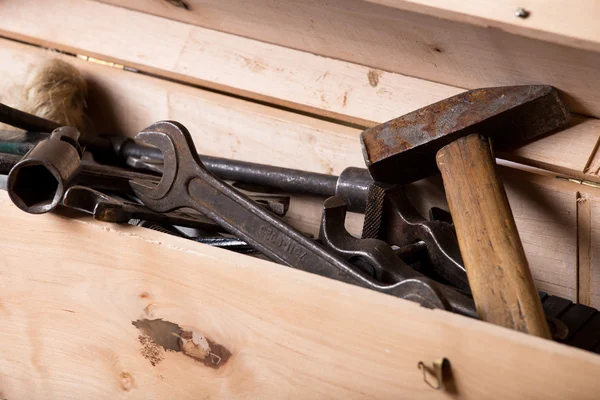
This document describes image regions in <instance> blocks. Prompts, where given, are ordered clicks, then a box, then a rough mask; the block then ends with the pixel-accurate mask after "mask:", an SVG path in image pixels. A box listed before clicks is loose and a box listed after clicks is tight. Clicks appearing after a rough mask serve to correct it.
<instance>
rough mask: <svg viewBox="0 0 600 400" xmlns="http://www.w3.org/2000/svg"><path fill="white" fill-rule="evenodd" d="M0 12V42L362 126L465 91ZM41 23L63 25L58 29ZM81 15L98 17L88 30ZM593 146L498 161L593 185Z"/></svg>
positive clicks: (105, 12) (318, 60)
mask: <svg viewBox="0 0 600 400" xmlns="http://www.w3.org/2000/svg"><path fill="white" fill-rule="evenodd" d="M225 3H227V2H223V4H225ZM144 4H147V5H148V6H149V7H150V5H151V4H154V3H153V2H144ZM159 4H160V7H162V8H166V9H169V7H172V6H169V5H168V4H165V3H162V2H161V3H159ZM227 4H229V3H227ZM0 13H1V14H2V15H3V16H4V19H5V21H4V23H3V24H1V25H0V33H2V34H3V35H5V36H7V37H14V38H17V39H20V40H25V41H29V42H33V43H38V44H41V45H43V46H47V47H50V48H58V49H60V50H64V51H68V52H71V53H76V54H83V55H88V56H94V57H99V58H101V59H104V60H109V61H116V62H119V63H121V64H125V65H127V66H129V67H134V68H137V69H139V70H140V71H142V72H146V73H152V74H157V75H160V76H164V77H168V78H170V79H175V80H177V81H181V82H185V83H188V84H193V85H202V86H203V87H208V88H211V89H217V90H220V91H224V92H226V93H229V94H233V95H236V96H244V97H246V98H250V99H255V100H261V101H267V102H269V103H270V104H272V105H274V106H277V107H288V108H291V109H293V110H297V111H300V112H309V113H311V114H315V115H319V116H324V117H327V118H334V119H336V120H340V121H342V122H349V123H352V124H359V125H361V126H372V125H374V124H377V123H380V122H384V121H387V120H389V119H392V118H395V117H397V116H398V115H402V114H404V113H407V112H410V111H413V110H415V109H417V108H419V107H423V106H426V105H428V104H431V103H433V102H436V101H439V100H441V99H443V98H446V97H448V96H451V95H453V94H456V93H459V92H461V91H463V90H464V89H461V88H459V87H455V86H448V85H442V84H438V83H434V82H431V81H426V80H422V79H416V78H411V77H408V76H405V75H400V74H398V73H391V72H385V71H383V70H380V69H376V68H373V67H366V66H362V65H358V64H353V63H350V62H345V61H340V60H336V59H332V58H327V57H323V56H319V55H315V54H311V53H307V52H303V51H298V50H293V49H290V48H285V47H281V46H277V45H272V44H268V43H264V42H260V41H257V40H251V39H247V38H243V37H239V36H235V35H230V34H226V33H222V32H217V31H214V30H210V29H205V28H201V27H198V26H195V25H190V24H185V23H180V22H177V21H173V20H170V19H167V18H160V17H155V16H152V15H149V14H144V13H140V12H136V11H131V10H127V9H124V8H119V7H113V6H110V5H106V4H102V3H98V2H96V1H89V0H56V1H52V2H41V3H40V2H37V3H34V2H22V1H17V0H5V1H4V2H1V3H0ZM44 15H70V16H71V18H70V20H69V24H64V23H62V22H61V21H59V20H48V19H47V18H44V17H43V16H44ZM89 15H95V16H96V18H94V20H93V21H90V20H89V18H88V16H89ZM108 25H110V26H111V27H112V28H111V29H109V30H107V29H105V27H106V26H108ZM81 32H85V34H81ZM123 38H127V40H123ZM298 66H302V67H301V68H299V67H298ZM528 83H533V82H528ZM543 83H549V82H543ZM136 129H137V128H136ZM599 137H600V124H599V123H598V120H596V119H589V118H588V119H586V118H576V119H575V121H574V126H573V127H571V128H569V129H565V130H563V131H561V132H558V133H555V134H553V135H550V136H548V137H546V138H543V139H540V140H537V141H535V142H534V143H531V144H530V145H528V146H525V147H522V148H520V149H518V150H517V151H514V152H511V153H505V154H499V156H500V157H502V158H506V159H508V160H512V161H517V162H519V163H522V164H527V165H531V166H535V167H541V168H545V169H548V170H552V171H555V172H557V173H561V174H566V175H568V176H571V177H579V178H582V179H588V180H593V181H600V177H599V176H598V169H599V167H600V161H598V160H597V158H599V157H597V156H596V150H597V142H598V138H599Z"/></svg>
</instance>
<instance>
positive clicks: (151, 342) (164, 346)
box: [131, 319, 231, 369]
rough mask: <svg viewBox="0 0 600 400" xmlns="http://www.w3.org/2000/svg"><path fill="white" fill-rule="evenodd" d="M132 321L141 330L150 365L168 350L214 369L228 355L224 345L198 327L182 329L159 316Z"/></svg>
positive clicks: (221, 364)
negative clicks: (157, 317) (158, 317)
mask: <svg viewBox="0 0 600 400" xmlns="http://www.w3.org/2000/svg"><path fill="white" fill-rule="evenodd" d="M131 323H132V324H133V325H134V326H135V327H136V328H138V330H139V331H140V335H139V336H138V339H139V341H140V343H141V345H142V349H141V354H142V356H143V357H144V358H146V359H147V360H148V361H150V363H151V364H152V365H153V366H156V364H158V363H160V362H161V361H162V360H163V359H164V353H165V352H167V351H170V352H178V353H182V354H184V355H186V356H188V357H190V358H192V359H194V360H196V361H198V362H201V363H203V364H204V365H206V366H207V367H211V368H214V369H218V368H220V367H221V366H223V365H224V364H225V363H226V362H227V360H229V358H230V357H231V352H230V351H229V350H228V349H227V348H226V347H225V346H223V345H221V344H219V343H216V342H215V341H213V340H211V339H209V338H208V337H207V336H206V335H205V334H204V333H202V332H201V331H200V330H198V329H195V328H193V329H191V330H184V329H183V328H181V327H180V326H179V325H178V324H175V323H172V322H169V321H164V320H162V319H139V320H137V321H132V322H131Z"/></svg>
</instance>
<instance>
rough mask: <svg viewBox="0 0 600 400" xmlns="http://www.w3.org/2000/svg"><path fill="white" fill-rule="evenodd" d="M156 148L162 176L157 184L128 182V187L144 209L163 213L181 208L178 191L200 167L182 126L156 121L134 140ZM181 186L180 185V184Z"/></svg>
mask: <svg viewBox="0 0 600 400" xmlns="http://www.w3.org/2000/svg"><path fill="white" fill-rule="evenodd" d="M135 138H136V139H137V140H139V141H140V142H142V143H146V144H149V145H152V146H155V147H157V148H158V149H159V150H160V151H161V153H162V155H163V158H164V167H163V175H162V178H161V180H160V182H159V183H158V185H155V184H154V183H151V182H147V181H130V185H131V188H132V189H133V191H134V192H135V194H136V195H137V196H138V198H139V199H140V200H142V202H143V203H144V205H146V206H147V207H148V208H150V209H152V210H154V211H157V212H166V211H170V210H173V209H176V208H180V207H183V206H185V204H182V202H181V198H182V196H181V193H180V192H181V191H182V190H185V186H186V182H187V181H188V180H189V179H190V178H191V176H193V173H194V172H196V171H197V170H198V169H200V168H201V167H200V166H201V165H202V164H201V162H200V159H199V158H198V154H197V152H196V148H195V146H194V141H193V140H192V137H191V135H190V133H189V131H188V130H187V128H186V127H185V126H183V125H182V124H180V123H179V122H175V121H159V122H156V123H154V124H152V125H150V126H149V127H147V128H146V129H144V130H142V131H141V132H140V133H138V134H137V135H136V137H135ZM180 183H181V184H180Z"/></svg>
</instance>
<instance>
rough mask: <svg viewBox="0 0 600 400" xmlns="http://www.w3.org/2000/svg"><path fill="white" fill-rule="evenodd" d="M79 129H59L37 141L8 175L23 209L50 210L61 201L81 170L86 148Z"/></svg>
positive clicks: (12, 195)
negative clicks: (79, 140) (80, 138)
mask: <svg viewBox="0 0 600 400" xmlns="http://www.w3.org/2000/svg"><path fill="white" fill-rule="evenodd" d="M78 138H79V132H78V131H77V129H75V128H72V127H68V126H64V127H60V128H56V129H55V130H54V131H53V132H52V134H51V135H50V137H49V138H48V139H45V140H42V141H40V142H38V143H37V144H36V145H35V146H34V147H33V148H32V149H31V150H29V151H28V152H27V154H25V156H23V159H22V160H20V161H19V162H18V163H17V164H16V165H15V166H14V167H13V168H12V169H11V171H10V173H9V174H8V184H7V186H8V188H7V190H8V194H9V196H10V198H11V200H12V202H13V203H14V204H15V205H16V206H17V207H19V208H20V209H21V210H23V211H26V212H28V213H32V214H40V213H44V212H48V211H50V210H52V209H53V208H55V207H56V206H57V205H58V204H59V203H60V201H61V199H62V197H63V195H64V192H65V190H66V189H67V187H68V185H69V184H70V183H71V181H72V180H73V178H74V177H75V175H76V174H77V172H78V171H79V167H80V162H81V157H82V155H83V150H82V148H81V146H80V145H79V142H78V141H77V139H78Z"/></svg>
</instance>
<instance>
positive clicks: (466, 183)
mask: <svg viewBox="0 0 600 400" xmlns="http://www.w3.org/2000/svg"><path fill="white" fill-rule="evenodd" d="M436 161H437V164H438V167H439V169H440V171H441V172H442V178H443V180H444V188H445V189H446V197H447V199H448V204H449V206H450V212H451V213H452V218H453V220H454V225H455V227H456V234H457V236H458V242H459V246H460V252H461V254H462V257H463V260H464V262H465V268H466V270H467V276H468V278H469V284H470V286H471V291H472V293H473V298H474V300H475V306H476V308H477V312H478V313H479V316H480V318H481V319H482V320H484V321H488V322H491V323H494V324H497V325H501V326H505V327H507V328H512V329H515V330H518V331H522V332H527V333H529V334H532V335H536V336H540V337H544V338H548V339H550V338H551V336H550V331H549V329H548V324H547V322H546V317H545V315H544V310H543V309H542V303H541V301H540V298H539V296H538V294H537V291H536V289H535V286H534V284H533V278H532V277H531V272H530V271H529V266H528V264H527V259H526V258H525V252H524V251H523V245H522V244H521V240H520V238H519V233H518V231H517V227H516V225H515V220H514V218H513V215H512V212H511V209H510V206H509V204H508V199H507V197H506V193H505V191H504V187H503V185H502V182H501V181H500V180H499V179H498V176H497V175H496V169H495V166H496V162H495V160H494V158H493V157H492V152H491V149H490V144H489V142H488V139H487V138H486V137H483V136H481V135H478V134H471V135H469V136H465V137H463V138H460V139H458V140H456V141H454V142H452V143H450V144H448V145H446V146H445V147H443V148H442V149H441V150H440V151H438V153H437V157H436Z"/></svg>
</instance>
